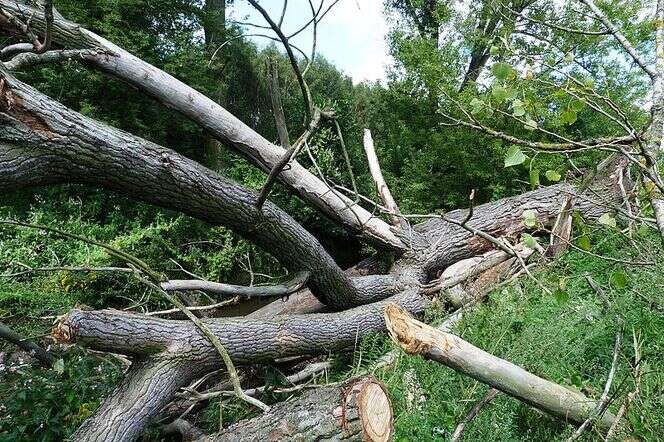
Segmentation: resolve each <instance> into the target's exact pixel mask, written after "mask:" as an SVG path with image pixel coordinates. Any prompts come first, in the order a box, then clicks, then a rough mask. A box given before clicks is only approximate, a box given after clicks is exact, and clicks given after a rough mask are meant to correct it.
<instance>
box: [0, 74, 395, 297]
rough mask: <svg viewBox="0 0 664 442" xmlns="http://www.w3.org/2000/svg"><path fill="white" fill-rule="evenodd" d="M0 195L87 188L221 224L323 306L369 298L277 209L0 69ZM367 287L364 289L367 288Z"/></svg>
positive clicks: (369, 289)
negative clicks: (302, 281) (302, 275)
mask: <svg viewBox="0 0 664 442" xmlns="http://www.w3.org/2000/svg"><path fill="white" fill-rule="evenodd" d="M0 80H1V81H2V84H3V86H2V89H1V90H0V123H1V125H0V171H1V172H2V173H1V174H0V189H5V190H13V189H17V188H20V187H27V186H36V185H47V184H56V183H84V184H90V185H94V186H99V187H103V188H106V189H109V190H113V191H116V192H119V193H122V194H124V195H127V196H129V197H131V198H134V199H139V200H143V201H146V202H149V203H152V204H155V205H158V206H161V207H166V208H169V209H174V210H178V211H180V212H182V213H186V214H188V215H190V216H193V217H195V218H198V219H201V220H204V221H207V222H210V223H212V224H218V225H224V226H227V227H229V228H231V229H233V230H234V231H235V232H237V233H239V234H241V235H243V236H244V237H246V238H247V239H249V240H250V241H252V242H254V243H256V244H257V245H259V246H260V247H262V248H263V249H264V250H266V251H268V252H269V253H271V254H272V255H273V256H275V257H276V258H277V259H278V260H279V261H280V262H281V263H282V264H283V265H284V266H285V267H287V268H288V269H290V270H292V271H293V272H300V271H308V272H309V273H310V275H311V276H310V278H309V280H308V287H309V288H310V289H311V291H312V292H313V293H314V294H315V295H316V297H318V299H320V301H321V302H323V303H324V304H326V305H328V306H330V307H331V308H334V309H344V308H348V307H351V306H353V305H360V304H364V303H367V302H372V301H375V300H376V298H377V297H380V296H383V297H384V295H385V293H384V291H383V292H380V293H376V292H375V291H374V289H375V286H374V285H371V284H367V283H366V281H364V282H358V285H357V286H355V285H354V284H353V281H352V280H351V279H350V278H349V277H348V276H347V275H345V274H344V273H343V271H342V270H341V269H340V268H339V267H338V266H337V264H336V263H335V262H334V260H333V259H332V258H331V257H330V255H329V254H328V253H327V252H326V251H325V250H324V249H323V247H322V246H321V245H320V243H319V242H318V240H317V239H316V238H315V237H314V236H313V235H311V234H310V233H309V232H308V231H307V230H305V229H304V228H303V227H302V226H300V225H299V224H298V223H297V222H296V221H295V220H293V219H292V218H291V217H290V216H289V215H288V214H286V213H285V212H283V211H282V210H281V209H279V208H278V207H277V206H275V205H274V204H271V203H269V202H268V203H267V204H266V205H265V206H264V207H263V208H262V210H260V211H259V210H257V209H256V208H255V207H254V201H255V198H256V194H255V193H254V192H252V191H249V190H246V189H244V188H243V187H241V186H239V185H238V184H237V183H234V182H232V181H231V180H229V179H227V178H224V177H222V176H220V175H218V174H216V173H214V172H213V171H211V170H209V169H206V168H204V167H203V166H201V165H199V164H198V163H196V162H194V161H192V160H189V159H187V158H185V157H183V156H181V155H179V154H177V153H176V152H174V151H171V150H169V149H166V148H164V147H161V146H158V145H156V144H154V143H151V142H149V141H146V140H143V139H141V138H138V137H135V136H133V135H131V134H129V133H126V132H123V131H120V130H117V129H114V128H111V127H109V126H106V125H104V124H102V123H99V122H96V121H94V120H91V119H89V118H86V117H84V116H82V115H80V114H78V113H76V112H73V111H71V110H69V109H67V108H66V107H64V106H62V105H61V104H59V103H57V102H55V101H53V100H51V99H50V98H48V97H46V96H45V95H43V94H41V93H39V92H38V91H36V90H35V89H33V88H31V87H30V86H27V85H26V84H24V83H22V82H20V81H18V80H17V79H15V78H14V77H12V76H11V75H9V74H8V73H6V72H3V71H1V70H0ZM363 287H366V288H363Z"/></svg>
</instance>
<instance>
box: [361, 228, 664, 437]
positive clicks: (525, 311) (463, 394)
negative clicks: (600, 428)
mask: <svg viewBox="0 0 664 442" xmlns="http://www.w3.org/2000/svg"><path fill="white" fill-rule="evenodd" d="M601 237H604V238H605V241H601V242H599V243H598V244H596V245H595V247H594V249H593V251H594V252H595V253H601V254H604V255H607V256H613V257H615V258H622V259H630V258H629V256H628V255H629V254H630V253H635V252H637V250H636V249H634V248H633V247H631V246H630V245H629V243H628V242H627V241H625V240H624V239H622V238H621V237H620V236H619V235H615V234H611V232H610V231H603V232H600V234H599V235H595V237H594V238H601ZM638 249H639V250H640V252H639V253H640V254H647V255H650V256H651V257H652V256H662V247H661V245H660V243H659V239H658V238H657V237H656V236H648V235H646V237H645V238H644V237H641V238H640V239H639V247H638ZM660 261H661V260H660ZM663 266H664V264H663V263H661V262H660V263H659V264H658V265H657V266H655V267H627V266H623V265H619V264H615V263H611V262H608V261H606V260H603V259H600V258H597V257H592V256H588V255H587V254H583V253H581V252H576V251H572V252H569V253H567V254H566V255H564V257H563V258H562V259H559V260H557V261H555V262H553V263H551V264H549V265H546V266H543V267H542V268H541V270H539V271H537V272H536V273H535V276H536V277H537V278H538V279H540V280H541V281H544V282H545V283H546V284H547V285H549V286H558V284H559V282H560V281H561V280H563V281H565V284H564V285H565V286H566V295H565V296H549V295H546V294H543V293H542V291H541V289H540V288H539V287H538V286H537V285H536V284H534V283H533V282H532V281H531V280H529V279H527V278H521V279H519V280H517V281H515V282H514V283H512V284H511V285H509V286H507V287H503V288H501V289H499V290H496V291H493V292H491V293H490V294H489V296H488V300H487V302H486V303H484V304H482V305H479V306H477V307H475V308H474V309H473V310H472V311H471V312H470V313H468V314H466V315H465V316H464V319H463V320H462V321H461V322H460V323H459V324H458V326H457V327H456V329H455V333H456V334H458V335H459V336H461V337H463V339H465V340H467V341H469V342H470V343H472V344H474V345H476V346H477V347H480V348H482V349H484V350H486V351H488V352H490V353H492V354H494V355H496V356H499V357H501V358H504V359H506V360H509V361H511V362H513V363H515V364H518V365H520V366H522V367H524V368H526V369H527V370H529V371H531V372H533V373H535V374H537V375H539V376H541V377H544V378H546V379H549V380H551V381H554V382H557V383H560V384H562V385H565V386H568V387H569V388H572V389H577V390H580V391H582V392H583V393H584V394H586V395H588V396H591V397H593V398H596V399H597V398H599V396H600V394H601V392H602V390H603V388H604V385H605V382H606V377H607V375H608V372H609V369H610V366H611V358H612V355H613V346H614V341H615V335H616V333H617V332H618V331H619V330H622V333H623V337H624V339H623V346H622V349H621V352H620V358H619V366H618V372H617V375H616V378H615V381H614V383H613V386H612V390H611V393H610V397H611V398H613V401H612V404H611V406H610V409H611V410H612V411H613V412H615V411H616V410H617V408H618V407H619V405H620V404H621V403H622V401H623V399H624V397H625V396H626V394H627V393H628V392H631V391H633V389H634V379H633V377H632V365H633V362H634V347H633V336H636V339H637V342H638V343H639V345H641V353H642V370H643V373H644V375H643V379H642V382H641V394H640V395H639V396H638V399H637V400H636V401H635V402H634V404H633V405H632V407H631V408H630V411H629V413H628V416H627V418H628V421H629V424H630V427H631V429H630V430H629V432H628V434H629V435H631V436H632V437H635V438H637V439H639V440H646V441H655V440H661V439H662V438H664V413H663V411H664V372H663V371H662V369H661V367H662V366H663V365H664V352H663V351H662V350H664V334H663V332H664V313H663V312H664V310H663V309H662V306H664V293H663V292H662V288H663V287H664V272H663V271H662V270H664V268H663ZM623 272H624V273H625V274H626V275H627V283H626V286H624V287H623V284H622V283H620V284H616V281H618V282H620V279H619V278H616V276H615V275H616V274H622V273H623ZM586 273H588V274H590V275H591V276H592V277H593V279H594V280H595V281H597V282H598V283H599V284H600V285H601V287H602V289H603V290H604V292H605V294H606V297H607V300H608V308H606V310H604V308H603V303H602V301H601V300H600V299H598V296H597V294H596V293H595V292H594V291H593V290H592V289H591V288H590V287H589V286H588V284H587V282H586V280H585V278H584V277H583V275H584V274H586ZM443 319H444V314H442V313H438V314H434V322H437V321H441V320H443ZM392 348H393V344H392V343H391V342H388V341H387V339H386V338H384V337H375V338H372V339H369V340H367V341H365V342H364V344H363V347H362V349H361V350H362V360H363V362H362V364H361V365H362V366H364V367H370V366H371V363H372V361H373V360H375V359H376V358H377V357H379V356H380V355H381V354H383V353H384V352H385V351H388V350H390V349H392ZM356 358H357V356H356ZM376 375H377V376H378V377H379V378H380V379H381V380H382V381H383V382H384V383H385V384H386V386H387V388H388V389H389V391H390V394H391V397H392V401H393V406H394V409H395V415H396V418H395V431H396V440H400V441H411V440H447V439H449V437H450V435H451V434H452V432H453V431H454V428H455V426H456V425H457V423H458V422H459V421H460V420H461V419H462V418H463V416H464V415H465V414H466V413H467V411H468V410H469V409H470V408H471V407H472V405H473V404H474V403H475V402H477V401H478V400H479V399H480V398H481V397H483V395H484V394H485V393H486V391H487V389H488V387H487V386H485V385H482V384H479V383H478V382H476V381H474V380H472V379H470V378H468V377H465V376H463V375H460V374H457V373H456V372H454V371H453V370H451V369H448V368H447V367H445V366H443V365H440V364H438V363H435V362H431V361H426V360H424V359H422V358H421V357H411V356H407V355H405V354H401V356H400V358H399V360H398V363H397V364H396V365H395V366H394V367H391V368H390V369H389V370H386V371H383V372H379V373H376ZM409 396H410V397H411V398H412V397H413V396H414V397H415V400H412V399H409ZM419 399H421V401H420V400H419ZM574 430H575V427H573V426H571V425H566V424H564V423H563V422H561V421H560V420H556V419H554V418H551V417H548V416H546V415H543V414H541V413H540V412H538V411H535V410H533V409H532V408H530V407H529V406H527V405H525V404H523V403H521V402H519V401H518V400H516V399H513V398H511V397H508V396H506V395H502V394H501V395H499V396H498V397H497V398H496V399H495V400H494V401H493V402H492V403H491V404H490V405H488V406H486V407H485V408H484V409H483V410H482V411H481V412H480V414H479V415H478V417H476V418H475V420H474V421H472V423H470V424H469V425H467V426H466V431H465V433H464V440H469V441H470V440H501V441H516V440H519V441H543V440H546V441H555V440H565V439H566V438H567V437H569V436H570V435H571V433H572V432H573V431H574ZM626 435H627V434H626ZM584 437H585V438H586V439H587V440H601V438H600V436H599V435H598V434H597V433H594V432H593V431H592V430H591V431H588V432H587V433H586V434H585V435H584Z"/></svg>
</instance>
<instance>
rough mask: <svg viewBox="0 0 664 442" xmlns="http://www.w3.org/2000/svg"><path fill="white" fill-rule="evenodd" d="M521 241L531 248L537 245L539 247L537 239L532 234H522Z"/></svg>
mask: <svg viewBox="0 0 664 442" xmlns="http://www.w3.org/2000/svg"><path fill="white" fill-rule="evenodd" d="M521 241H522V242H523V243H524V244H525V245H526V247H528V248H529V249H534V248H535V247H537V240H536V239H535V238H534V237H533V236H532V235H529V234H527V233H524V234H522V235H521Z"/></svg>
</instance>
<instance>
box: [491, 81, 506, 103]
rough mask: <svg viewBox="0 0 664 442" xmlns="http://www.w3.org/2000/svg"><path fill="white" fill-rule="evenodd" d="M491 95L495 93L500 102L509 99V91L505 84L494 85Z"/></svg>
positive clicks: (494, 95) (494, 96)
mask: <svg viewBox="0 0 664 442" xmlns="http://www.w3.org/2000/svg"><path fill="white" fill-rule="evenodd" d="M491 95H493V98H495V99H496V100H498V102H499V103H500V102H503V101H505V100H506V99H507V95H508V92H507V89H506V88H505V87H504V86H500V85H494V86H493V87H492V88H491Z"/></svg>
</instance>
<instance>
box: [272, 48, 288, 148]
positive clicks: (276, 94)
mask: <svg viewBox="0 0 664 442" xmlns="http://www.w3.org/2000/svg"><path fill="white" fill-rule="evenodd" d="M266 64H267V75H268V83H267V86H268V91H269V92H270V102H271V103H272V113H273V114H274V124H275V125H276V126H277V134H278V135H279V143H281V147H283V148H284V149H286V150H288V149H290V140H289V139H288V127H286V116H285V115H284V108H283V106H282V104H281V91H280V90H279V73H278V71H277V67H276V65H275V63H274V60H273V59H272V58H269V59H268V60H267V62H266Z"/></svg>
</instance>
